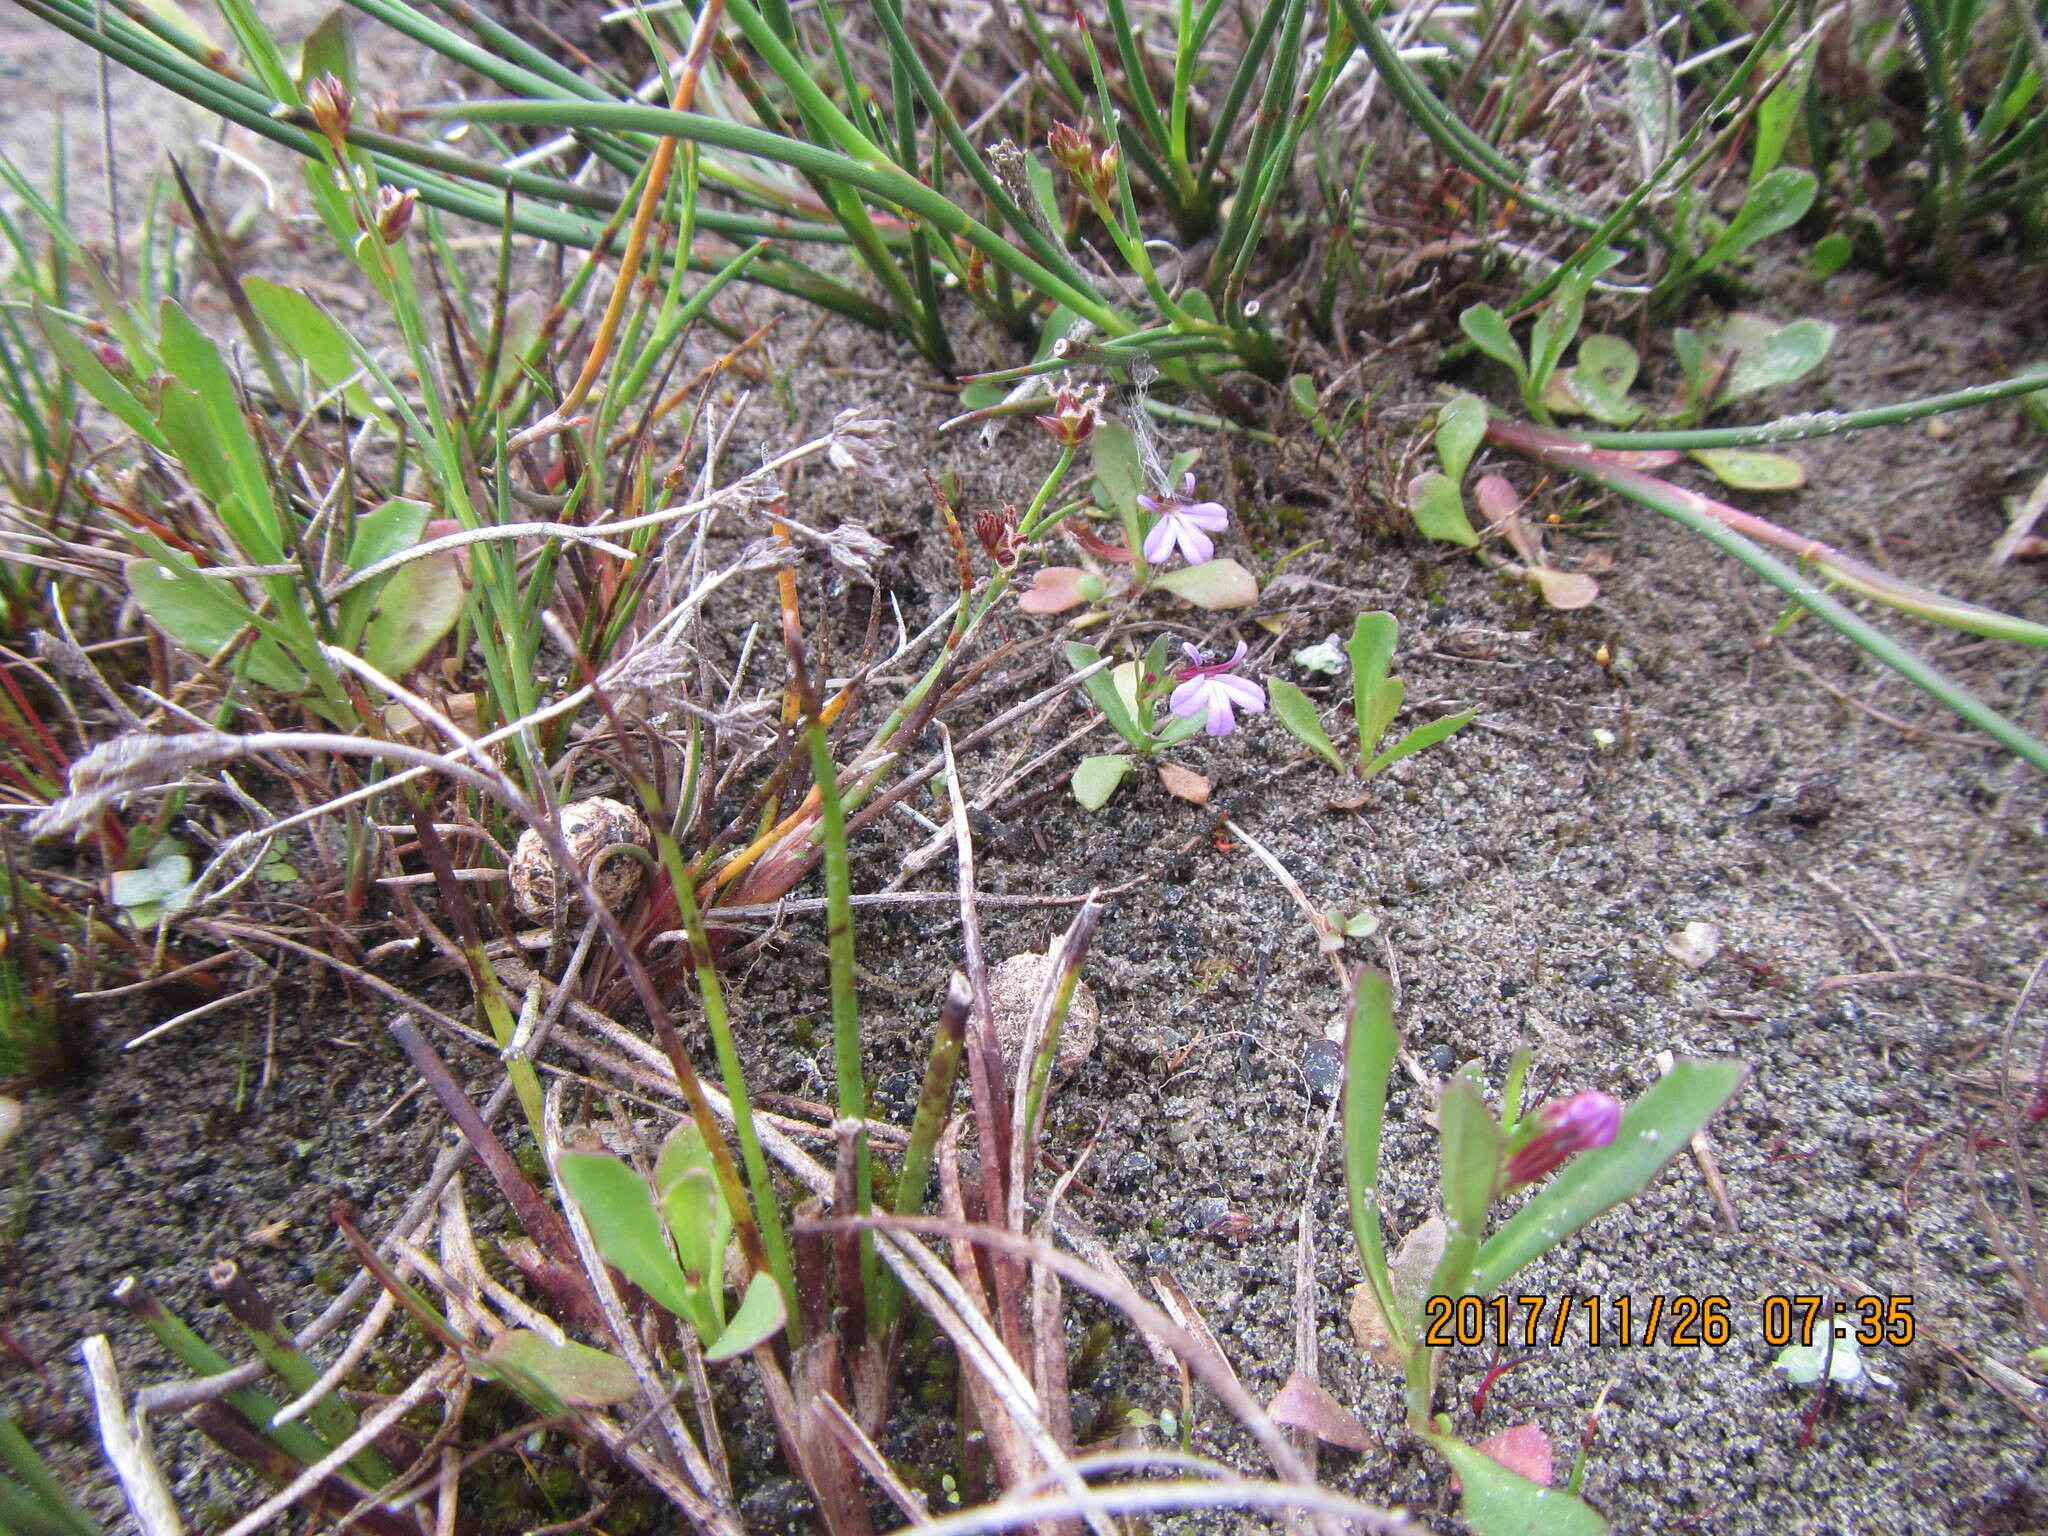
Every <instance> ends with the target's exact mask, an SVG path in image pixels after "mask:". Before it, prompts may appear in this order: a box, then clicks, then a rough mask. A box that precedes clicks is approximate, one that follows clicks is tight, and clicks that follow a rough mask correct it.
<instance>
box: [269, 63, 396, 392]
mask: <svg viewBox="0 0 2048 1536" xmlns="http://www.w3.org/2000/svg"><path fill="white" fill-rule="evenodd" d="M307 43H308V45H309V46H310V45H311V43H312V39H311V38H308V39H307ZM242 288H243V291H244V292H246V293H247V294H248V296H249V303H250V306H251V307H252V308H254V309H255V311H256V313H257V314H258V315H260V316H262V318H263V323H264V324H265V325H266V326H268V327H269V328H270V331H271V332H272V334H274V335H275V336H276V337H277V339H278V340H279V341H281V342H283V343H284V344H285V346H286V347H287V348H288V349H290V351H291V353H292V355H293V356H294V357H296V358H298V359H299V360H300V361H301V362H303V363H304V364H305V365H306V366H307V367H308V368H310V369H311V370H312V371H313V377H314V378H316V379H318V380H319V381H320V382H321V383H322V384H323V385H325V386H326V387H327V388H329V389H340V390H341V391H342V395H341V397H342V399H343V400H345V401H346V402H347V403H348V408H349V409H350V410H352V411H354V412H355V413H356V414H357V415H359V416H374V417H376V418H377V419H378V420H380V421H382V420H385V419H387V418H386V417H385V416H384V413H383V412H381V411H379V410H377V409H376V407H375V406H373V405H372V404H371V403H370V394H369V391H368V390H366V389H365V388H364V387H363V385H362V381H361V379H360V378H359V377H358V375H359V374H360V373H361V371H362V370H361V367H360V365H359V364H358V363H357V362H356V355H355V352H354V351H353V349H351V348H350V346H349V340H348V333H347V332H345V331H344V330H342V328H341V327H340V325H338V324H336V322H335V321H334V319H333V317H332V316H330V315H329V314H328V313H327V311H326V310H324V309H322V308H321V307H320V306H319V305H318V304H315V303H314V302H313V301H312V300H311V299H309V298H307V297H306V295H305V294H303V293H301V292H299V291H298V290H297V289H296V288H286V287H283V286H281V285H279V284H277V283H272V282H266V281H265V280H264V279H262V278H260V277H245V278H243V279H242ZM344 385H345V386H346V388H344V387H343V386H344Z"/></svg>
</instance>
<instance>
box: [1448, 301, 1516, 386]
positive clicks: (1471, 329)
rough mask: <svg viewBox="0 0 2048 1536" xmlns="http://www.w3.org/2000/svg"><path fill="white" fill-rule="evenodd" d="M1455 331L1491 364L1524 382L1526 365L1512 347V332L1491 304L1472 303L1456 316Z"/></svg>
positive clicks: (1513, 340) (1513, 343)
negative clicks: (1511, 370)
mask: <svg viewBox="0 0 2048 1536" xmlns="http://www.w3.org/2000/svg"><path fill="white" fill-rule="evenodd" d="M1458 329H1459V330H1461V331H1463V332H1464V333H1465V335H1466V337H1467V338H1468V339H1469V340H1470V341H1471V343H1472V345H1473V346H1475V347H1477V348H1478V349H1479V350H1480V351H1482V352H1484V353H1485V354H1486V355H1487V356H1488V357H1490V358H1492V359H1493V360H1494V361H1495V362H1497V363H1505V364H1506V365H1507V366H1508V367H1509V368H1511V369H1513V370H1514V375H1515V377H1516V378H1517V379H1520V380H1522V381H1523V382H1524V383H1527V382H1528V378H1529V365H1528V364H1527V363H1526V362H1524V361H1523V360H1522V349H1521V348H1520V347H1519V346H1517V345H1516V344H1515V337H1514V333H1513V332H1512V331H1510V330H1509V329H1508V323H1507V321H1506V320H1504V319H1502V318H1501V313H1500V311H1499V310H1497V309H1495V308H1494V307H1493V306H1492V305H1491V304H1474V305H1473V306H1472V307H1471V308H1470V309H1468V310H1466V311H1465V312H1464V313H1463V314H1461V315H1459V316H1458Z"/></svg>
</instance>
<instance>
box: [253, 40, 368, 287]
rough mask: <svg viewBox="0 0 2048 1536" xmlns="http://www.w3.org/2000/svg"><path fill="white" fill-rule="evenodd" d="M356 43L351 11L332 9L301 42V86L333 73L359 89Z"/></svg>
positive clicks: (345, 82)
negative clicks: (357, 82) (357, 85)
mask: <svg viewBox="0 0 2048 1536" xmlns="http://www.w3.org/2000/svg"><path fill="white" fill-rule="evenodd" d="M353 42H354V39H353V38H352V37H351V36H350V19H349V13H348V12H347V11H345V10H340V9H336V10H332V11H329V12H328V13H327V18H326V20H324V21H322V22H321V23H320V25H319V26H317V27H315V28H314V29H313V30H312V31H310V32H308V33H307V34H306V40H305V42H303V43H301V44H300V45H299V88H300V89H301V90H303V89H305V87H306V86H308V85H310V84H311V83H312V82H313V81H314V80H316V79H318V78H319V77H320V76H322V75H332V76H334V78H335V79H337V80H339V81H340V82H341V83H342V84H343V85H345V86H347V87H348V88H349V90H351V91H353V90H355V88H356V56H355V48H354V47H353ZM244 281H247V279H244Z"/></svg>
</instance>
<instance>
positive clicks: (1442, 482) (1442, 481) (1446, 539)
mask: <svg viewBox="0 0 2048 1536" xmlns="http://www.w3.org/2000/svg"><path fill="white" fill-rule="evenodd" d="M1408 515H1409V516H1410V517H1412V518H1414V519H1415V527H1416V530H1417V531H1418V532H1420V533H1421V534H1422V536H1423V537H1424V538H1429V539H1435V540H1437V541H1438V542H1439V543H1444V544H1463V545H1464V546H1465V547H1466V548H1468V549H1470V548H1474V547H1476V546H1477V545H1478V543H1479V535H1478V534H1476V533H1474V532H1473V531H1472V524H1471V522H1470V521H1469V520H1468V519H1467V518H1466V516H1465V498H1464V497H1463V496H1462V495H1460V494H1459V492H1458V482H1457V481H1455V480H1453V479H1452V478H1451V477H1450V476H1449V475H1443V474H1438V473H1437V472H1436V471H1435V470H1433V469H1432V470H1425V471H1424V472H1423V473H1421V474H1419V475H1417V476H1416V477H1415V478H1414V479H1413V480H1410V481H1409V482H1408Z"/></svg>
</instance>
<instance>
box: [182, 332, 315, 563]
mask: <svg viewBox="0 0 2048 1536" xmlns="http://www.w3.org/2000/svg"><path fill="white" fill-rule="evenodd" d="M157 315H158V323H159V333H158V334H159V337H160V342H159V345H160V347H161V350H162V352H163V359H164V366H165V367H166V368H168V369H169V370H170V372H171V376H172V377H173V378H175V379H176V380H177V381H178V382H179V383H180V384H182V385H184V386H185V387H186V388H187V389H189V390H192V391H193V392H194V393H195V394H197V395H198V396H199V403H200V405H201V406H202V407H203V408H204V411H205V416H206V421H207V423H208V425H209V426H210V428H211V429H212V430H211V436H212V443H211V445H210V446H211V449H212V451H213V452H214V453H216V454H218V455H219V456H220V458H221V461H222V465H223V467H224V469H225V471H226V474H227V480H228V484H229V485H230V486H231V487H232V488H233V490H234V492H235V495H236V497H237V498H239V501H240V511H241V513H242V514H243V515H242V516H241V517H239V518H237V519H235V520H234V521H233V522H230V523H229V532H231V533H233V534H234V536H235V539H236V542H237V543H239V544H240V545H241V546H242V552H243V554H245V555H246V556H248V558H249V560H250V562H251V563H252V564H256V565H275V564H277V563H278V562H279V561H281V560H283V559H284V543H283V541H282V540H281V539H280V538H279V537H278V531H277V524H276V522H275V520H274V515H273V508H272V504H271V494H270V475H269V471H268V469H267V467H266V461H265V459H264V457H263V454H262V453H261V452H260V451H259V450H258V448H257V447H256V442H255V439H254V438H252V437H250V435H249V424H248V422H247V421H246V420H244V419H243V416H242V401H241V396H240V395H238V394H237V393H236V391H235V381H234V378H233V377H232V376H231V375H230V374H229V373H228V369H227V364H226V363H224V362H222V361H221V356H220V349H219V348H218V347H216V346H215V345H214V344H213V341H212V339H211V338H210V337H208V336H207V334H206V333H205V332H204V331H202V330H200V329H199V327H198V326H197V325H195V324H194V323H193V321H192V318H191V316H189V315H187V314H186V313H185V311H184V310H183V309H182V308H180V307H179V305H178V303H177V302H176V301H175V300H173V299H165V300H164V301H163V303H162V304H161V305H159V306H158V309H157ZM187 467H188V468H189V467H190V466H189V460H188V461H187ZM217 510H219V511H220V513H221V517H222V520H223V521H224V522H225V521H227V520H228V517H229V513H228V507H227V504H226V502H225V501H223V502H222V503H221V505H220V506H219V508H218V509H217Z"/></svg>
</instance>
